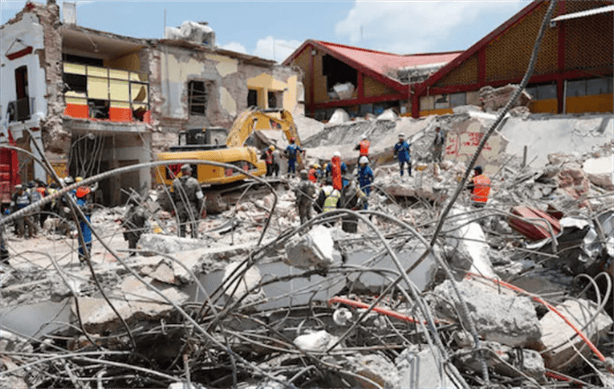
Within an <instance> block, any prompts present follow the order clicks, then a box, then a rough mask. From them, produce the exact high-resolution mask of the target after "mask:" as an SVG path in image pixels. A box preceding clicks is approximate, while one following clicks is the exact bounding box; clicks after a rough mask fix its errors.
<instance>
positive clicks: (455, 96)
mask: <svg viewBox="0 0 614 389" xmlns="http://www.w3.org/2000/svg"><path fill="white" fill-rule="evenodd" d="M461 105H467V94H466V93H465V92H460V93H452V94H451V95H450V108H453V107H460V106H461Z"/></svg>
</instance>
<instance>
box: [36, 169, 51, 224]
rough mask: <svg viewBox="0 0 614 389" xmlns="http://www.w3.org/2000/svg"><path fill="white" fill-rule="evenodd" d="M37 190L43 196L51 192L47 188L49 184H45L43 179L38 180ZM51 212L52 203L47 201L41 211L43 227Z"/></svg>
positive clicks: (40, 219) (40, 217) (40, 218)
mask: <svg viewBox="0 0 614 389" xmlns="http://www.w3.org/2000/svg"><path fill="white" fill-rule="evenodd" d="M36 191H37V192H38V193H39V194H40V195H41V198H44V197H47V195H48V194H49V192H48V190H47V184H45V183H44V182H43V181H42V180H36ZM49 213H51V203H47V204H45V205H44V207H43V208H41V211H40V213H39V221H40V226H41V228H43V226H44V224H45V220H47V218H48V217H49Z"/></svg>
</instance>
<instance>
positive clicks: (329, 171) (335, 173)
mask: <svg viewBox="0 0 614 389" xmlns="http://www.w3.org/2000/svg"><path fill="white" fill-rule="evenodd" d="M347 170H348V168H347V166H346V165H345V162H342V161H341V153H340V152H338V151H335V153H334V154H333V157H332V158H331V160H330V163H329V164H328V165H327V166H326V175H327V176H328V175H330V176H332V181H333V187H334V188H335V189H337V190H341V189H343V175H345V173H346V172H347Z"/></svg>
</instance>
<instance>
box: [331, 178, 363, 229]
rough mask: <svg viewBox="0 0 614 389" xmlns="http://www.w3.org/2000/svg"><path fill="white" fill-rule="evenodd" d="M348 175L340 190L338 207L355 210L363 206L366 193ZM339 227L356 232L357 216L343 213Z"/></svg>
mask: <svg viewBox="0 0 614 389" xmlns="http://www.w3.org/2000/svg"><path fill="white" fill-rule="evenodd" d="M347 176H348V177H346V178H347V180H348V184H347V185H346V186H345V187H344V188H343V190H342V191H341V197H340V198H339V203H338V208H344V209H351V210H353V211H357V210H359V209H363V208H364V207H365V202H366V197H367V196H366V195H365V193H364V192H363V191H362V190H360V188H359V187H358V185H357V184H356V182H355V181H354V180H353V179H352V177H349V175H347ZM341 220H342V222H341V228H342V229H343V231H345V232H349V233H356V232H358V216H354V215H343V217H342V218H341Z"/></svg>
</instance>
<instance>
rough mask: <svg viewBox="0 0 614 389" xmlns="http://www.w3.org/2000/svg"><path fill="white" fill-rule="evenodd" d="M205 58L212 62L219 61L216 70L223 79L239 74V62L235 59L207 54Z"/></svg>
mask: <svg viewBox="0 0 614 389" xmlns="http://www.w3.org/2000/svg"><path fill="white" fill-rule="evenodd" d="M205 58H207V59H210V60H212V61H217V65H215V68H216V69H217V71H218V73H219V74H220V76H222V77H226V76H227V75H229V74H233V73H236V72H237V69H238V63H239V61H237V60H236V59H234V58H228V57H224V56H222V55H217V54H206V55H205Z"/></svg>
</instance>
